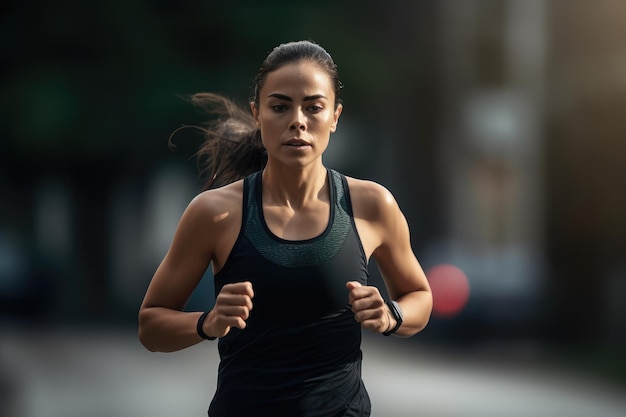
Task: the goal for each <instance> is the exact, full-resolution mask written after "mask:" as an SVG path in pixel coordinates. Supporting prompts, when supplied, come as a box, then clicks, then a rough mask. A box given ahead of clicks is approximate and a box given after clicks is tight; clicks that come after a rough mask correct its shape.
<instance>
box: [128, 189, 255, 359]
mask: <svg viewBox="0 0 626 417" xmlns="http://www.w3.org/2000/svg"><path fill="white" fill-rule="evenodd" d="M235 191H236V190H235ZM233 196H234V197H235V198H233ZM237 204H239V205H240V204H241V200H240V199H238V198H237V192H235V193H233V192H232V190H228V189H227V190H221V191H217V190H214V191H211V192H207V193H203V194H201V195H200V196H198V197H196V198H195V199H194V200H193V201H192V202H191V203H190V204H189V206H188V207H187V209H186V210H185V213H184V214H183V216H182V217H181V219H180V222H179V224H178V227H177V229H176V233H175V235H174V238H173V240H172V244H171V246H170V249H169V251H168V252H167V254H166V255H165V258H164V259H163V261H162V262H161V264H160V265H159V267H158V268H157V270H156V272H155V274H154V276H153V277H152V281H151V282H150V285H149V287H148V290H147V291H146V295H145V297H144V300H143V303H142V305H141V308H140V310H139V339H140V341H141V343H142V344H143V345H144V346H145V347H146V348H147V349H148V350H150V351H159V352H172V351H177V350H181V349H184V348H186V347H189V346H192V345H195V344H196V343H199V342H201V341H202V340H203V339H202V338H201V337H200V336H199V335H198V334H197V331H196V324H197V321H198V318H199V317H200V315H201V314H202V313H201V312H184V311H183V308H184V306H185V304H186V303H187V301H188V299H189V297H190V295H191V293H192V292H193V290H194V289H195V287H196V286H197V284H198V282H199V281H200V279H201V278H202V275H203V274H204V272H205V271H206V269H207V268H208V266H209V264H210V262H212V261H215V260H216V258H218V259H219V258H221V259H224V258H225V256H226V255H227V252H228V251H229V250H230V247H229V246H228V244H229V242H230V241H232V240H233V239H232V238H231V239H230V241H229V239H228V237H229V236H232V235H235V236H236V233H237V232H238V229H237V228H236V226H234V225H238V224H239V222H240V220H238V219H236V217H237V215H236V214H235V213H233V211H236V210H237V209H236V207H238V206H237ZM233 207H235V209H232V208H233ZM224 236H226V238H224ZM252 296H253V293H252V286H251V285H250V283H245V282H242V283H237V284H230V285H227V286H224V288H223V289H222V291H220V294H218V296H217V299H216V303H215V307H214V308H213V310H212V311H211V312H210V313H209V315H208V316H207V318H206V320H205V322H204V325H203V330H204V332H205V333H206V334H207V335H209V336H216V337H220V336H224V335H225V334H226V333H228V331H229V330H230V327H231V326H236V327H240V328H243V327H245V319H246V318H247V317H248V314H249V310H250V309H251V308H252V302H251V299H252Z"/></svg>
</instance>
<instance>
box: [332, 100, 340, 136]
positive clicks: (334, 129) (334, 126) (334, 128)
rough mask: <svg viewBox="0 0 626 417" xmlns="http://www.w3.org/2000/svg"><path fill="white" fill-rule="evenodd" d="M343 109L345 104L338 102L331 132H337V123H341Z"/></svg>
mask: <svg viewBox="0 0 626 417" xmlns="http://www.w3.org/2000/svg"><path fill="white" fill-rule="evenodd" d="M342 110H343V104H338V105H337V108H336V109H335V114H334V115H333V119H334V120H333V123H332V124H331V125H330V133H335V131H336V130H337V123H339V116H341V111H342Z"/></svg>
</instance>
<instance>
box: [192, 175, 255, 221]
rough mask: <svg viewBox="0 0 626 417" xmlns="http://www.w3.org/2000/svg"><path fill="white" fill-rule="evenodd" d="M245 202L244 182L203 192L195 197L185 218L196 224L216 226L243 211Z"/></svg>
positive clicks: (240, 181)
mask: <svg viewBox="0 0 626 417" xmlns="http://www.w3.org/2000/svg"><path fill="white" fill-rule="evenodd" d="M242 201H243V180H239V181H236V182H233V183H231V184H228V185H225V186H223V187H220V188H215V189H211V190H207V191H203V192H201V193H200V194H198V195H197V196H195V197H194V198H193V199H192V200H191V202H190V203H189V205H188V206H187V209H186V211H185V214H184V216H185V217H188V218H189V219H190V220H193V222H194V223H199V222H202V223H204V224H207V223H208V224H215V223H219V222H222V221H223V220H225V219H226V218H228V217H230V218H232V217H233V216H232V214H233V213H236V212H238V211H241V205H242Z"/></svg>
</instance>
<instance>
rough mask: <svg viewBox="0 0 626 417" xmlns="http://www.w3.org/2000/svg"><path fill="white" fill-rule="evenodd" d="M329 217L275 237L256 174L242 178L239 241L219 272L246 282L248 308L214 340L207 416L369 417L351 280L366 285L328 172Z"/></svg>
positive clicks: (341, 190)
mask: <svg viewBox="0 0 626 417" xmlns="http://www.w3.org/2000/svg"><path fill="white" fill-rule="evenodd" d="M328 178H329V181H328V182H329V184H330V220H329V222H328V225H327V227H326V229H325V230H324V232H322V234H320V235H319V236H317V237H314V238H312V239H307V240H301V241H288V240H284V239H281V238H279V237H277V236H276V235H274V234H273V233H272V232H271V231H270V230H269V228H268V227H267V224H266V223H265V219H264V217H263V208H262V198H261V196H262V193H261V183H262V181H261V172H257V173H255V174H252V175H250V176H248V177H247V178H245V179H244V187H243V215H242V225H241V230H240V233H239V236H238V238H237V241H236V243H235V245H234V246H233V249H232V251H231V253H230V255H229V257H228V259H227V261H226V263H225V265H224V267H223V268H222V269H221V270H220V271H219V272H218V273H217V274H216V275H215V293H216V294H217V293H219V291H220V289H221V288H222V287H223V286H224V285H225V284H227V283H232V282H240V281H251V282H252V286H253V289H254V294H255V296H254V299H253V304H254V307H253V309H252V310H251V312H250V317H249V319H248V320H247V326H246V328H245V329H243V330H240V329H236V328H233V329H231V331H230V332H229V333H228V335H226V336H225V337H223V338H220V340H219V342H218V343H219V353H220V365H219V369H218V381H217V390H216V393H215V396H214V398H213V401H212V402H211V405H210V408H209V415H210V416H211V417H233V416H253V415H258V416H266V415H267V416H275V417H278V416H290V417H298V416H369V414H370V402H369V397H368V395H367V392H366V390H365V387H364V385H363V382H362V380H361V347H360V345H361V328H360V326H359V324H358V323H357V322H356V321H355V320H354V315H353V313H352V311H351V310H350V306H349V304H348V290H347V289H346V287H345V284H346V282H347V281H359V282H360V283H361V284H362V285H366V284H367V278H368V271H367V259H366V257H365V253H364V251H363V247H362V245H361V241H360V239H359V237H358V234H357V231H356V227H355V224H354V218H353V216H352V205H351V202H350V195H349V190H348V185H347V182H346V179H345V177H344V176H343V175H342V174H340V173H338V172H336V171H334V170H330V169H329V170H328Z"/></svg>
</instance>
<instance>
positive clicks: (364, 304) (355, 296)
mask: <svg viewBox="0 0 626 417" xmlns="http://www.w3.org/2000/svg"><path fill="white" fill-rule="evenodd" d="M346 288H347V289H348V290H350V293H349V294H348V299H349V302H350V306H351V307H352V312H353V313H354V319H355V320H356V321H357V323H360V324H361V327H362V328H364V329H369V330H372V331H374V332H377V333H383V332H384V331H386V330H387V329H389V328H391V325H392V323H391V317H390V315H389V312H388V308H387V306H386V305H385V300H383V297H382V296H381V295H380V292H379V291H378V288H376V287H374V286H363V285H361V284H360V283H359V282H357V281H349V282H347V283H346Z"/></svg>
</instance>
